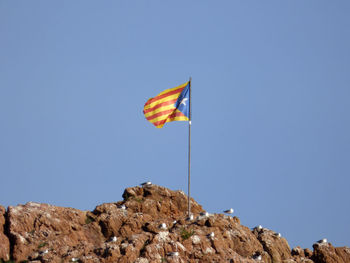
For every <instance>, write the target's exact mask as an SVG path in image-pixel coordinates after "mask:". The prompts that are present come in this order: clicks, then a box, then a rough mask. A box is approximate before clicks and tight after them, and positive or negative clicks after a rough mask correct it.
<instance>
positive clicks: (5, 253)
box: [0, 205, 10, 261]
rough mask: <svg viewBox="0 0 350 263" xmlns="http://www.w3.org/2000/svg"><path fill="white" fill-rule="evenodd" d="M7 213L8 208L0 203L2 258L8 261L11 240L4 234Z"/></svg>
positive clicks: (0, 251)
mask: <svg viewBox="0 0 350 263" xmlns="http://www.w3.org/2000/svg"><path fill="white" fill-rule="evenodd" d="M5 213H6V209H5V208H4V207H3V206H1V205H0V259H3V260H5V261H8V260H9V259H10V242H9V239H8V238H7V236H6V235H5V234H4V231H5Z"/></svg>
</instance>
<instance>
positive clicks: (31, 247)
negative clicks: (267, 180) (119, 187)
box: [0, 185, 350, 263]
mask: <svg viewBox="0 0 350 263" xmlns="http://www.w3.org/2000/svg"><path fill="white" fill-rule="evenodd" d="M123 199H124V200H123V201H119V202H116V203H106V204H102V205H99V206H97V207H96V208H95V210H94V211H92V212H90V211H80V210H78V209H74V208H64V207H57V206H52V205H48V204H39V203H33V202H29V203H27V204H25V205H18V206H10V207H8V209H7V210H6V209H5V208H4V207H2V206H0V262H32V263H39V262H87V263H88V262H138V263H147V262H149V263H151V262H232V263H236V262H240V263H245V262H247V263H248V262H252V263H255V262H265V263H274V262H281V263H294V262H295V263H302V262H303V263H322V262H324V263H333V262H339V263H342V262H344V263H345V262H348V263H349V262H350V249H349V248H348V247H333V246H332V245H331V244H330V243H328V242H327V241H326V240H323V241H320V242H319V243H316V244H314V246H313V251H311V250H310V249H302V248H300V247H296V248H293V249H292V250H291V249H290V247H289V245H288V242H287V240H286V239H285V238H283V237H281V236H280V235H278V234H277V233H275V232H274V231H272V230H269V229H266V228H262V227H260V226H259V227H256V228H254V229H253V230H251V229H249V228H248V227H245V226H243V225H241V224H240V221H239V219H238V218H237V217H231V216H226V215H223V214H208V213H205V211H204V210H203V208H202V207H201V206H200V205H199V204H198V203H196V202H195V201H194V200H193V199H192V200H191V208H192V209H191V211H192V213H193V218H186V209H187V196H186V195H185V194H184V193H183V192H182V191H172V190H169V189H167V188H164V187H161V186H157V185H147V186H145V187H132V188H127V189H125V191H124V194H123Z"/></svg>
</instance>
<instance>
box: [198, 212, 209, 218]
mask: <svg viewBox="0 0 350 263" xmlns="http://www.w3.org/2000/svg"><path fill="white" fill-rule="evenodd" d="M199 215H200V216H205V217H208V216H209V213H208V212H200V213H199Z"/></svg>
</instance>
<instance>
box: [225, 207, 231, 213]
mask: <svg viewBox="0 0 350 263" xmlns="http://www.w3.org/2000/svg"><path fill="white" fill-rule="evenodd" d="M224 213H226V214H233V209H232V208H230V209H228V210H225V211H224Z"/></svg>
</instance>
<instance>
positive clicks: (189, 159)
mask: <svg viewBox="0 0 350 263" xmlns="http://www.w3.org/2000/svg"><path fill="white" fill-rule="evenodd" d="M191 81H192V78H191V77H190V81H189V91H190V94H189V95H190V102H189V114H188V116H189V118H188V119H189V121H188V195H187V197H188V217H190V216H191V203H190V198H191V125H192V123H191V119H192V111H191V106H192V105H191V104H192V98H191Z"/></svg>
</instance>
